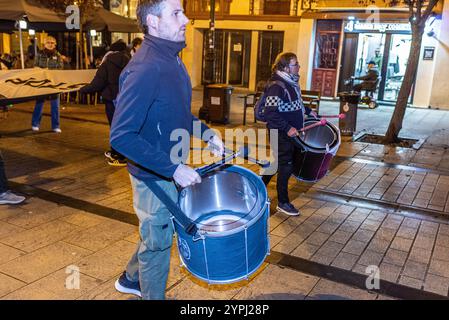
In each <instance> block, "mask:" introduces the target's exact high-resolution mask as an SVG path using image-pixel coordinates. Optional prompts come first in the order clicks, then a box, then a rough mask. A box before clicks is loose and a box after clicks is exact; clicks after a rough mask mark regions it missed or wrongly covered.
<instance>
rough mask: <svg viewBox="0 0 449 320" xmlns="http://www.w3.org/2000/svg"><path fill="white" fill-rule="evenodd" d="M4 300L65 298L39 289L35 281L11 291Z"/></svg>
mask: <svg viewBox="0 0 449 320" xmlns="http://www.w3.org/2000/svg"><path fill="white" fill-rule="evenodd" d="M2 299H3V300H63V299H64V298H63V297H60V296H58V295H56V294H54V293H51V292H48V291H45V290H42V289H39V288H38V286H37V285H36V284H34V283H32V284H30V285H27V286H23V287H21V288H19V289H18V290H15V291H13V292H11V293H10V294H8V295H6V296H4V297H3V298H2Z"/></svg>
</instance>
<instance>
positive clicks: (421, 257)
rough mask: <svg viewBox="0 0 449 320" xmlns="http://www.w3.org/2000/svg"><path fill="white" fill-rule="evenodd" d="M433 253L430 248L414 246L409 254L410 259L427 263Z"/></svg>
mask: <svg viewBox="0 0 449 320" xmlns="http://www.w3.org/2000/svg"><path fill="white" fill-rule="evenodd" d="M431 254H432V251H430V250H428V249H423V248H419V247H415V246H413V247H412V250H411V251H410V255H409V257H408V259H409V260H410V261H415V262H419V263H425V264H427V263H428V262H429V260H430V256H431Z"/></svg>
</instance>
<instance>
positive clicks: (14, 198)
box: [0, 191, 25, 204]
mask: <svg viewBox="0 0 449 320" xmlns="http://www.w3.org/2000/svg"><path fill="white" fill-rule="evenodd" d="M23 201H25V197H22V196H18V195H16V194H14V193H12V192H11V191H6V192H3V193H0V204H19V203H21V202H23Z"/></svg>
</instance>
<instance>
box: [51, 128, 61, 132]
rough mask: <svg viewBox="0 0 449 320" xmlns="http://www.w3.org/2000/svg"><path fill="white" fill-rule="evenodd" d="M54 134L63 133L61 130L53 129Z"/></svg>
mask: <svg viewBox="0 0 449 320" xmlns="http://www.w3.org/2000/svg"><path fill="white" fill-rule="evenodd" d="M53 132H56V133H61V132H62V131H61V129H59V128H54V129H53Z"/></svg>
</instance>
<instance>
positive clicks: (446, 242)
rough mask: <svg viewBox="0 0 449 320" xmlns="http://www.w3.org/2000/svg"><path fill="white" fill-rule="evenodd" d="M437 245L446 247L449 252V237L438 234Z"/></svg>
mask: <svg viewBox="0 0 449 320" xmlns="http://www.w3.org/2000/svg"><path fill="white" fill-rule="evenodd" d="M436 245H437V246H441V247H446V248H448V250H449V236H445V235H443V234H438V236H437V241H436Z"/></svg>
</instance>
